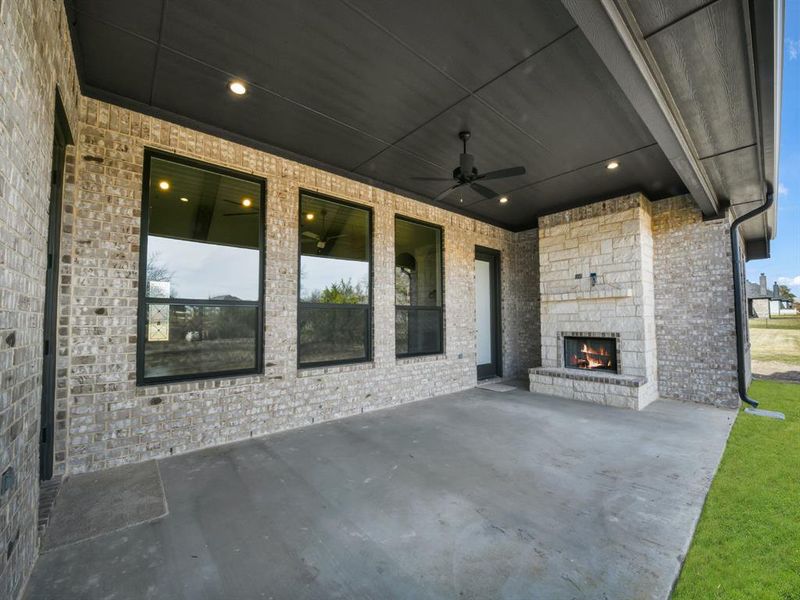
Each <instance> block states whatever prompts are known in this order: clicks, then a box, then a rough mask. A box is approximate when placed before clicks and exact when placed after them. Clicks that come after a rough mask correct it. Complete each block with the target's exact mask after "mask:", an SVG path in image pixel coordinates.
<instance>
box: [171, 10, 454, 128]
mask: <svg viewBox="0 0 800 600" xmlns="http://www.w3.org/2000/svg"><path fill="white" fill-rule="evenodd" d="M163 43H164V44H165V46H167V47H169V48H171V49H174V50H177V51H179V52H182V53H185V54H188V55H190V56H192V57H194V58H197V59H199V60H201V61H203V62H205V63H208V64H210V65H212V66H214V67H217V68H219V69H221V70H223V71H226V72H229V73H232V74H234V75H236V76H239V77H242V78H243V79H246V80H248V81H251V82H253V83H256V84H258V85H260V86H263V87H264V88H266V89H269V90H271V91H273V92H276V93H278V94H280V95H283V96H286V97H289V98H291V99H292V100H294V101H295V102H298V103H300V104H302V105H304V106H307V107H308V108H309V109H311V110H313V111H319V112H321V113H323V114H325V115H328V116H330V117H333V118H334V119H337V120H339V121H342V122H343V123H346V124H347V125H350V126H353V127H356V128H358V129H361V130H362V131H365V132H368V133H369V134H371V135H373V136H376V137H379V138H381V139H383V140H385V141H387V142H392V141H394V140H396V139H398V138H400V137H401V136H403V135H405V134H406V133H407V132H408V131H409V130H410V129H413V128H414V127H416V126H417V125H419V124H421V123H423V122H424V121H425V120H427V119H429V118H430V117H432V116H433V115H435V114H436V113H438V112H439V111H440V110H442V109H444V108H446V107H447V106H449V105H451V104H453V103H454V102H456V101H458V100H459V99H460V98H463V97H464V96H465V95H466V92H465V91H464V90H463V89H462V88H460V87H459V86H458V85H456V84H455V83H453V82H452V81H450V80H449V79H447V78H446V77H445V76H443V75H442V74H440V73H439V72H438V71H436V69H434V68H433V67H431V66H430V65H428V64H426V63H425V62H424V61H423V60H421V59H420V58H418V57H417V56H415V55H414V54H413V53H412V52H410V51H409V50H408V49H407V48H405V47H404V46H403V45H402V44H400V43H398V42H397V41H395V40H393V39H392V38H390V37H389V36H387V35H386V34H385V33H384V32H383V31H381V30H380V29H379V28H377V27H375V26H374V25H372V24H371V23H370V22H369V21H367V20H366V19H365V18H364V17H362V16H361V15H360V14H358V13H357V12H355V11H354V10H352V9H350V8H348V7H347V6H345V5H344V4H342V3H340V2H333V1H331V0H308V1H306V2H297V1H296V0H270V2H253V1H252V0H231V1H226V2H219V1H217V0H192V1H191V2H190V1H183V2H170V3H169V4H168V5H167V10H166V13H165V25H164V34H163ZM218 84H219V85H220V86H224V85H225V84H226V81H225V78H224V77H220V80H219V83H218Z"/></svg>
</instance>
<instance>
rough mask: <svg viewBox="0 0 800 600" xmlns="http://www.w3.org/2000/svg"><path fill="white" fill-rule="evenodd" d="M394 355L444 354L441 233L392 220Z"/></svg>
mask: <svg viewBox="0 0 800 600" xmlns="http://www.w3.org/2000/svg"><path fill="white" fill-rule="evenodd" d="M395 305H396V308H395V351H396V353H397V355H398V356H410V355H418V354H434V353H439V352H442V351H443V348H442V345H443V315H442V230H441V229H440V228H438V227H434V226H432V225H425V224H423V223H417V222H415V221H408V220H406V219H403V218H400V217H398V218H396V219H395Z"/></svg>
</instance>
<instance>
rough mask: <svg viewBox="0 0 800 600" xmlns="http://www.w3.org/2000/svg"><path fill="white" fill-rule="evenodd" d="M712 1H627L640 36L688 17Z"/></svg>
mask: <svg viewBox="0 0 800 600" xmlns="http://www.w3.org/2000/svg"><path fill="white" fill-rule="evenodd" d="M711 1H713V0H628V5H629V6H630V7H631V10H632V11H633V14H634V16H635V17H636V21H637V23H639V28H640V29H641V30H642V34H643V35H644V36H645V37H647V36H648V35H650V34H652V33H653V32H654V31H657V30H659V29H661V28H662V27H666V26H668V25H669V24H671V23H673V22H675V21H677V20H679V19H681V18H682V17H685V16H687V15H689V14H690V13H691V12H692V11H695V10H697V9H699V8H702V7H703V6H705V5H707V4H709V3H710V2H711Z"/></svg>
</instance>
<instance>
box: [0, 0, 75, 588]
mask: <svg viewBox="0 0 800 600" xmlns="http://www.w3.org/2000/svg"><path fill="white" fill-rule="evenodd" d="M56 86H58V88H59V90H60V92H61V97H62V99H63V102H64V108H65V110H66V112H67V118H68V120H69V121H70V123H71V125H72V130H73V131H75V130H76V129H77V126H76V121H77V101H78V83H77V78H76V75H75V66H74V63H73V60H72V49H71V45H70V41H69V34H68V28H67V20H66V15H65V14H64V9H63V4H62V3H61V2H47V1H42V0H13V1H9V0H5V1H3V2H0V472H4V471H5V470H6V469H8V468H9V467H12V468H13V469H14V471H15V473H16V485H15V486H14V488H13V489H12V490H11V491H10V492H7V493H6V494H4V495H3V496H2V497H0V598H15V597H16V596H17V595H18V594H19V592H20V590H21V588H22V586H23V584H24V582H25V580H26V579H27V577H28V575H29V573H30V571H31V568H32V566H33V563H34V561H35V559H36V554H37V533H36V526H37V500H38V491H39V447H38V446H39V424H40V420H39V414H40V402H41V385H42V381H41V373H42V323H43V310H44V290H45V273H46V269H47V232H48V211H49V195H50V168H51V159H52V141H53V121H54V114H55V112H54V111H55V95H56ZM71 191H72V190H71V186H70V183H69V174H68V175H67V182H66V185H65V190H64V194H65V197H68V196H69V195H70V193H71ZM62 422H63V421H62Z"/></svg>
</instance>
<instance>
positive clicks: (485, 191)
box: [469, 183, 497, 200]
mask: <svg viewBox="0 0 800 600" xmlns="http://www.w3.org/2000/svg"><path fill="white" fill-rule="evenodd" d="M469 187H471V188H472V189H473V190H475V191H476V192H478V193H479V194H480V195H481V196H483V197H484V198H486V199H487V200H491V199H492V198H497V192H494V191H492V190H490V189H489V188H487V187H486V186H483V185H481V184H479V183H470V184H469Z"/></svg>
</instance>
